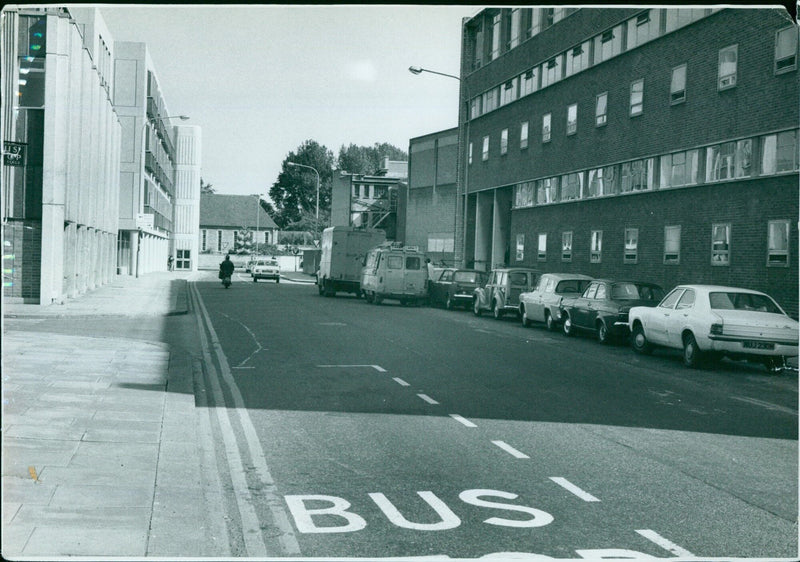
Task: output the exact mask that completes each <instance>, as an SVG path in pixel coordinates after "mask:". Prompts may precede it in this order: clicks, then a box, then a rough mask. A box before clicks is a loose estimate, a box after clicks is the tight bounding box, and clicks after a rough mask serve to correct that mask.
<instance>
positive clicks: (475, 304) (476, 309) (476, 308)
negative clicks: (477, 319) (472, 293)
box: [472, 299, 481, 316]
mask: <svg viewBox="0 0 800 562" xmlns="http://www.w3.org/2000/svg"><path fill="white" fill-rule="evenodd" d="M472 314H474V315H475V316H480V315H481V305H480V303H479V301H478V299H473V300H472Z"/></svg>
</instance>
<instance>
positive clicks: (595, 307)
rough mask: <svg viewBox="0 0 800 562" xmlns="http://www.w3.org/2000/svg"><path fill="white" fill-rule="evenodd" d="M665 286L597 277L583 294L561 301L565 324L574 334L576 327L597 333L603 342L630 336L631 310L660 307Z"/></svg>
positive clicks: (566, 331)
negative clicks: (629, 320) (629, 316)
mask: <svg viewBox="0 0 800 562" xmlns="http://www.w3.org/2000/svg"><path fill="white" fill-rule="evenodd" d="M662 298H664V289H662V288H661V287H660V286H658V285H656V284H654V283H640V282H638V281H613V280H610V279H595V280H594V281H591V282H590V283H589V285H588V286H587V287H586V290H585V291H584V292H583V294H582V295H581V296H580V297H577V298H571V299H564V300H563V302H562V303H561V317H562V327H563V329H564V333H565V334H566V335H568V336H571V335H573V334H574V333H575V331H576V330H584V331H588V332H594V333H595V334H596V335H597V339H598V341H599V342H600V343H611V342H612V341H613V340H616V339H619V338H621V337H622V336H627V335H628V312H629V311H630V309H631V308H632V307H634V306H641V307H648V306H656V305H657V304H658V303H659V301H660V300H661V299H662Z"/></svg>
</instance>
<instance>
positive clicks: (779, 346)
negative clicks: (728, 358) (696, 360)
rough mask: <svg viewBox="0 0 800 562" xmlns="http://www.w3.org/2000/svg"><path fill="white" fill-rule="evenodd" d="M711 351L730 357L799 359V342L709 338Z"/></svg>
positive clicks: (723, 337)
mask: <svg viewBox="0 0 800 562" xmlns="http://www.w3.org/2000/svg"><path fill="white" fill-rule="evenodd" d="M708 342H709V348H710V350H711V351H719V352H722V353H727V354H730V355H760V356H764V357H768V356H785V357H797V355H798V347H797V342H787V341H775V340H755V339H742V338H732V337H725V336H709V338H708Z"/></svg>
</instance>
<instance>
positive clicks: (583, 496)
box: [550, 476, 600, 502]
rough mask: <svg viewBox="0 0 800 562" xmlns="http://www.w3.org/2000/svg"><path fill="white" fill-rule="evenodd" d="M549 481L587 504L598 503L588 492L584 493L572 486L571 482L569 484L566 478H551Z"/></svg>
mask: <svg viewBox="0 0 800 562" xmlns="http://www.w3.org/2000/svg"><path fill="white" fill-rule="evenodd" d="M550 480H552V481H553V482H555V483H556V484H558V485H559V486H561V487H562V488H564V489H565V490H567V491H569V492H572V493H573V494H575V495H576V496H578V497H579V498H581V499H582V500H583V501H587V502H599V501H600V500H598V499H597V498H596V497H594V496H593V495H592V494H590V493H589V492H586V491H584V490H581V489H580V488H578V487H577V486H576V485H575V484H573V483H572V482H570V481H569V480H567V479H566V478H562V477H560V476H551V477H550Z"/></svg>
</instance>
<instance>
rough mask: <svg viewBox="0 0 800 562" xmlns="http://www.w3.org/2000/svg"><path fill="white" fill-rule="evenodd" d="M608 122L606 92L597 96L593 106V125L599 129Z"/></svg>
mask: <svg viewBox="0 0 800 562" xmlns="http://www.w3.org/2000/svg"><path fill="white" fill-rule="evenodd" d="M606 122H608V92H603V93H602V94H598V95H597V101H596V103H595V106H594V124H595V125H596V126H598V127H601V126H603V125H605V124H606Z"/></svg>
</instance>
